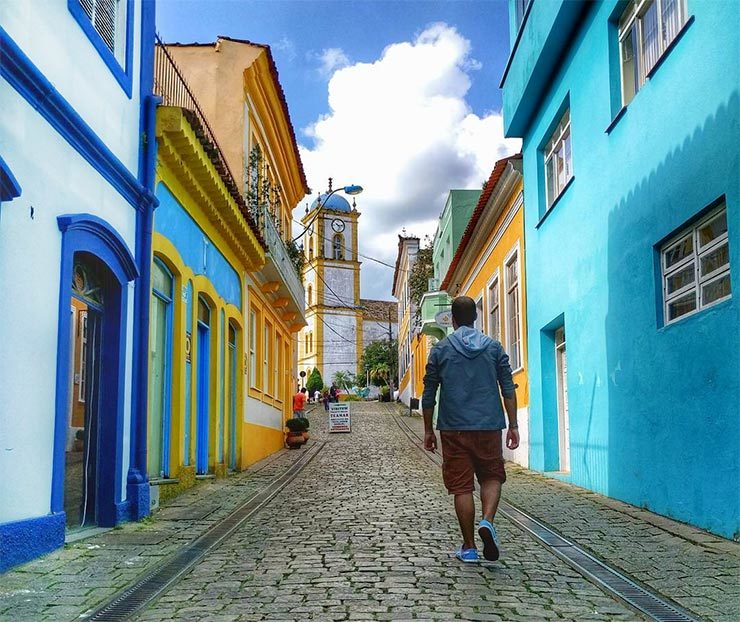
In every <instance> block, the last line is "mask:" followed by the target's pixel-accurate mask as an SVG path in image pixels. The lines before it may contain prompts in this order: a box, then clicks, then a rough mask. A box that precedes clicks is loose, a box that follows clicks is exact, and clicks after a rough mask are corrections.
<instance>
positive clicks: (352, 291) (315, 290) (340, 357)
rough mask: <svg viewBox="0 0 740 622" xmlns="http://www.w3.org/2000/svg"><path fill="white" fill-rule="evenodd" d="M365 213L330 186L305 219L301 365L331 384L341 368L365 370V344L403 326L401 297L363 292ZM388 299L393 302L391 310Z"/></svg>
mask: <svg viewBox="0 0 740 622" xmlns="http://www.w3.org/2000/svg"><path fill="white" fill-rule="evenodd" d="M319 202H320V203H319ZM359 217H360V212H358V211H357V206H356V204H355V202H354V200H353V203H352V205H350V203H349V201H347V199H346V198H344V197H343V196H340V195H339V194H336V193H331V192H329V193H325V194H322V195H320V196H319V198H318V199H317V200H315V201H314V202H313V204H312V205H311V207H310V208H309V209H308V211H307V212H306V214H305V216H304V217H303V219H302V224H303V227H304V229H305V232H304V234H303V250H304V252H305V255H306V262H305V267H304V269H303V283H304V287H305V291H306V323H307V325H306V326H305V328H304V329H303V330H302V331H301V333H300V335H299V343H298V370H299V371H304V372H306V376H308V374H310V373H311V371H312V370H313V368H314V367H316V368H317V369H318V370H319V372H320V373H321V377H322V378H323V379H324V383H325V384H326V385H330V384H331V383H332V380H333V378H334V375H335V374H336V373H337V372H349V373H352V374H357V373H360V364H361V358H362V353H363V351H364V348H365V346H366V345H367V344H368V343H369V342H370V341H373V340H377V339H388V338H389V335H390V336H391V338H395V337H396V335H397V332H398V330H397V326H398V323H397V311H396V310H395V303H392V302H387V301H382V300H366V299H361V298H360V266H361V262H360V255H359V252H358V225H359V222H358V221H359ZM384 305H385V306H387V305H392V307H393V308H392V309H391V313H390V314H388V313H387V312H386V311H385V306H384ZM388 317H390V322H389V321H388ZM381 318H382V320H384V322H385V323H384V324H383V322H382V321H381Z"/></svg>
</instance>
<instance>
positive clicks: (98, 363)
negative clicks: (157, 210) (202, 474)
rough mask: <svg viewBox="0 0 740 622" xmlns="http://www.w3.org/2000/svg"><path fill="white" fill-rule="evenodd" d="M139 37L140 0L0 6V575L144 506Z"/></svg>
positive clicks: (144, 120) (149, 33)
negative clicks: (68, 537)
mask: <svg viewBox="0 0 740 622" xmlns="http://www.w3.org/2000/svg"><path fill="white" fill-rule="evenodd" d="M153 44H154V2H145V3H142V2H140V1H138V0H137V1H128V2H117V1H115V0H95V1H94V2H93V1H87V0H86V1H84V2H83V1H81V0H56V1H54V2H29V1H23V2H4V3H2V4H0V77H1V78H2V79H0V101H2V115H1V117H0V144H1V145H2V148H1V150H2V158H3V161H2V162H0V168H2V174H1V175H0V179H2V184H0V186H1V187H2V194H0V201H2V204H1V205H0V284H1V285H2V292H3V299H4V301H5V304H3V305H2V306H1V307H0V395H2V400H1V401H0V443H1V444H2V448H3V450H2V452H0V473H2V474H3V475H2V478H0V571H2V570H3V569H5V568H8V567H10V566H12V565H15V564H18V563H21V562H23V561H26V560H28V559H31V558H33V557H35V556H37V555H40V554H42V553H44V552H46V551H48V550H51V549H53V548H55V547H59V546H61V545H62V544H63V543H64V539H65V532H66V531H68V530H73V529H81V528H84V527H88V526H94V525H101V526H102V525H115V524H117V523H119V522H121V521H122V520H126V519H129V518H139V517H141V516H144V515H146V514H147V513H148V509H149V507H148V505H149V499H148V490H149V489H148V485H147V483H146V473H145V468H146V378H147V363H146V360H147V359H146V354H145V353H146V342H147V335H148V315H149V295H148V288H149V270H150V266H149V262H150V240H149V238H148V236H147V234H146V232H147V231H149V230H150V223H151V217H152V210H153V208H154V205H155V203H156V201H155V199H154V196H153V194H152V193H151V191H150V190H149V188H151V187H152V183H151V179H152V175H153V158H152V155H151V153H150V150H147V149H146V145H150V144H151V143H152V142H153V141H152V140H148V138H150V137H152V136H153V125H152V123H153V119H154V102H153V101H152V100H151V98H150V97H148V94H149V93H151V80H152V78H151V76H152V59H153V53H152V50H153ZM142 59H143V60H142ZM13 180H14V181H13ZM10 299H13V300H15V301H22V303H21V304H17V303H16V304H9V300H10ZM139 352H142V353H144V354H143V355H142V356H137V353H139Z"/></svg>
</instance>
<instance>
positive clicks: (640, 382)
mask: <svg viewBox="0 0 740 622" xmlns="http://www.w3.org/2000/svg"><path fill="white" fill-rule="evenodd" d="M510 18H511V33H512V34H511V45H512V51H511V55H510V58H509V61H508V64H507V66H506V69H505V73H504V76H503V79H502V85H501V86H502V88H503V100H504V120H505V132H506V135H507V136H509V137H521V138H522V140H523V146H522V151H523V158H524V179H525V182H524V205H525V236H526V244H527V256H526V270H527V300H528V309H527V315H528V326H529V327H528V343H529V361H530V374H531V378H530V399H531V402H530V409H531V422H530V426H531V427H530V456H529V463H530V466H531V468H534V469H537V470H540V471H543V472H545V473H547V474H550V475H552V476H554V477H558V478H560V479H563V480H566V481H569V482H571V483H573V484H576V485H578V486H582V487H585V488H588V489H591V490H594V491H597V492H599V493H602V494H606V495H609V496H611V497H615V498H618V499H621V500H624V501H626V502H628V503H631V504H634V505H637V506H641V507H645V508H647V509H649V510H651V511H654V512H658V513H661V514H664V515H667V516H670V517H672V518H675V519H678V520H682V521H686V522H689V523H692V524H694V525H697V526H699V527H702V528H705V529H708V530H710V531H713V532H715V533H717V534H720V535H722V536H725V537H728V538H732V537H733V536H734V537H737V536H738V534H739V533H740V522H739V521H740V495H739V494H738V489H739V487H738V482H740V457H739V455H740V408H739V406H738V405H739V404H740V388H739V387H740V372H739V371H738V370H740V322H739V319H738V315H739V314H738V308H739V307H738V300H737V297H738V271H739V270H740V238H739V236H738V231H739V230H740V219H739V218H738V201H739V200H740V171H739V170H738V145H740V126H739V124H738V120H739V119H738V116H739V112H738V111H739V110H740V108H739V106H738V104H739V103H740V92H739V90H740V74H739V69H738V67H739V65H738V62H737V59H738V58H740V44H739V41H740V39H739V38H738V35H737V24H738V23H740V4H739V3H737V2H735V1H734V0H731V1H727V2H724V1H714V2H704V1H700V0H640V1H631V2H618V1H616V0H608V1H604V2H597V3H590V2H575V1H573V2H568V1H556V0H550V1H541V0H534V1H527V0H513V1H512V2H511V3H510ZM566 343H567V348H568V350H567V356H566Z"/></svg>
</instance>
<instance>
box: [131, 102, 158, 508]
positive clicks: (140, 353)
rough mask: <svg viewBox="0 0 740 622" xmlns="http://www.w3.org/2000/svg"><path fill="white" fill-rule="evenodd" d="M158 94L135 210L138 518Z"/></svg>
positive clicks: (143, 490) (143, 499) (142, 498)
mask: <svg viewBox="0 0 740 622" xmlns="http://www.w3.org/2000/svg"><path fill="white" fill-rule="evenodd" d="M161 101H162V100H161V98H159V97H157V96H155V95H151V94H150V95H147V96H145V98H144V102H143V105H142V109H143V117H144V120H143V124H142V125H143V133H144V136H145V139H144V140H145V142H144V145H143V146H142V149H143V151H144V154H143V159H142V166H141V170H140V177H141V185H142V186H143V187H144V188H145V191H144V193H143V196H142V200H141V206H140V210H139V212H138V214H137V227H136V258H137V263H138V264H139V270H140V276H139V278H138V279H137V281H136V286H135V289H134V347H133V352H134V357H133V386H132V392H133V398H134V403H133V405H132V406H133V413H134V414H135V416H134V417H133V421H132V426H131V462H130V466H129V471H128V478H127V498H128V500H129V502H130V506H129V507H130V510H129V512H130V518H131V519H132V520H139V519H141V518H143V517H145V516H147V515H148V514H149V481H148V477H147V472H146V471H147V414H148V388H149V292H150V289H151V269H152V231H153V228H154V209H155V208H156V207H157V205H158V204H159V201H158V200H157V198H156V197H155V195H154V182H155V167H156V164H157V142H156V138H155V129H156V121H157V106H158V105H159V104H160V103H161Z"/></svg>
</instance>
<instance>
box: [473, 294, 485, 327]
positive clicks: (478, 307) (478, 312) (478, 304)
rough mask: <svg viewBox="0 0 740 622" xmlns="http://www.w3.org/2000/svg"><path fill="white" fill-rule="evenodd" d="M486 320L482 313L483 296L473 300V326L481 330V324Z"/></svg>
mask: <svg viewBox="0 0 740 622" xmlns="http://www.w3.org/2000/svg"><path fill="white" fill-rule="evenodd" d="M485 321H486V318H485V316H484V315H483V296H481V297H480V298H478V300H476V301H475V324H474V325H473V326H475V328H477V329H478V330H479V331H481V332H483V326H484V322H485Z"/></svg>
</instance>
